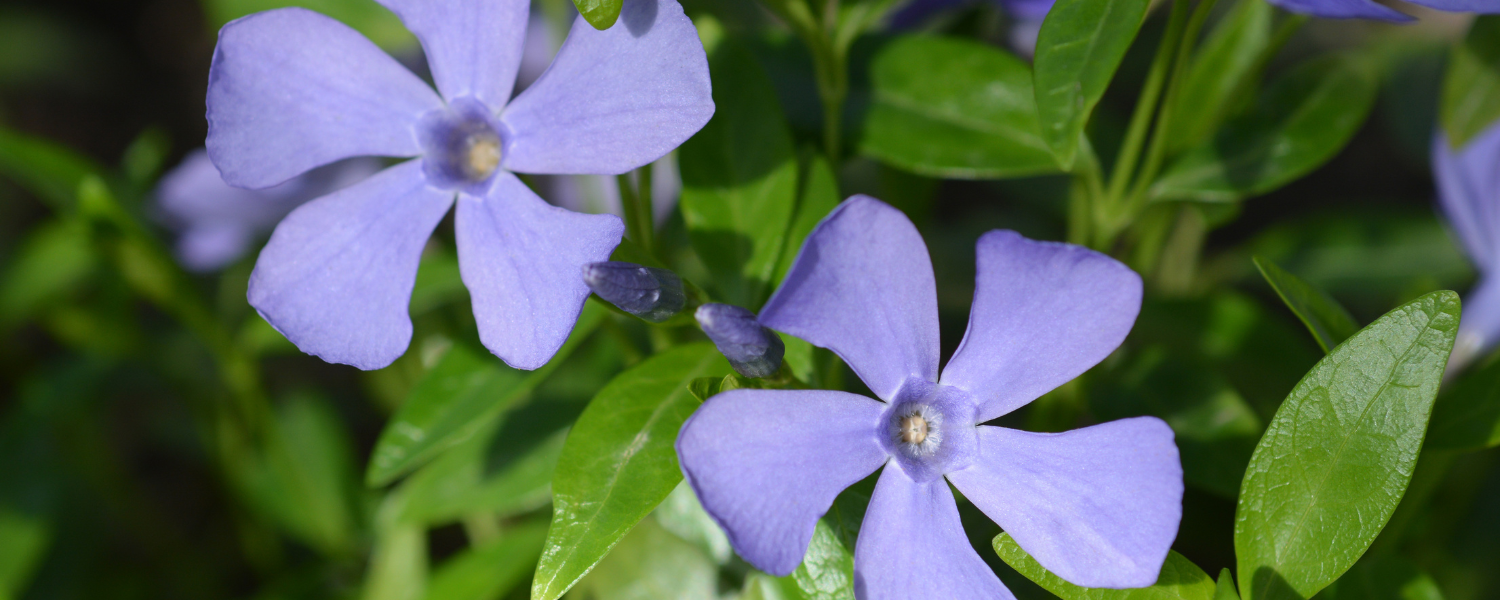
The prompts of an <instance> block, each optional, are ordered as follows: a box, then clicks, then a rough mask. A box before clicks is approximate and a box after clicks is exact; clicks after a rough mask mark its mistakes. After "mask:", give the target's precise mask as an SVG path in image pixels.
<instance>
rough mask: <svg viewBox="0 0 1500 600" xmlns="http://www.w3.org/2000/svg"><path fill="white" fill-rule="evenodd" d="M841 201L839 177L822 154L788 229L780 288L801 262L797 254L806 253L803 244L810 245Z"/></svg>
mask: <svg viewBox="0 0 1500 600" xmlns="http://www.w3.org/2000/svg"><path fill="white" fill-rule="evenodd" d="M840 201H841V199H840V198H839V181H838V176H837V175H835V174H834V173H833V167H832V166H830V165H829V164H828V159H827V158H825V157H824V156H823V155H822V154H816V155H814V156H813V158H812V160H811V161H809V162H808V164H807V170H806V172H805V174H804V175H803V183H802V193H801V194H800V195H799V197H798V201H797V213H796V216H795V217H793V218H792V224H791V226H790V227H788V228H787V232H786V248H785V249H783V250H782V251H781V259H780V260H779V261H777V263H776V275H775V277H774V279H773V280H774V281H775V282H776V283H778V284H780V283H781V281H782V280H783V279H786V274H787V272H788V271H791V270H792V263H793V262H795V261H796V260H797V254H798V253H800V252H801V251H802V244H803V242H806V241H807V235H808V234H810V233H812V230H813V229H815V228H817V226H818V223H821V222H823V218H824V217H827V216H828V213H831V212H833V209H835V208H837V207H838V205H839V202H840Z"/></svg>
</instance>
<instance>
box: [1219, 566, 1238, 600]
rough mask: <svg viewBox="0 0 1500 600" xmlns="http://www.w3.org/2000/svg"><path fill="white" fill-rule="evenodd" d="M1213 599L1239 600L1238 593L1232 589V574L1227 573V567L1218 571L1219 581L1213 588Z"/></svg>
mask: <svg viewBox="0 0 1500 600" xmlns="http://www.w3.org/2000/svg"><path fill="white" fill-rule="evenodd" d="M1214 600H1240V593H1239V592H1236V591H1234V575H1230V574H1229V569H1221V570H1220V571H1219V581H1218V583H1217V588H1216V589H1215V590H1214Z"/></svg>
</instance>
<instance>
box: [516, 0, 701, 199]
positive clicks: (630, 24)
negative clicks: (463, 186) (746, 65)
mask: <svg viewBox="0 0 1500 600" xmlns="http://www.w3.org/2000/svg"><path fill="white" fill-rule="evenodd" d="M713 113H714V103H713V94H712V90H711V89H710V86H709V80H708V58H707V56H706V55H704V53H703V43H702V42H700V41H699V40H698V30H697V29H695V28H694V27H693V22H692V21H690V20H688V18H687V15H685V14H683V12H682V6H680V5H678V4H677V2H676V0H626V2H625V7H624V9H623V10H621V11H620V20H619V21H618V22H616V23H615V25H614V26H613V27H610V28H609V29H607V30H605V31H599V30H596V29H594V28H593V26H591V25H589V24H588V23H587V22H585V21H584V20H583V19H576V20H574V21H573V29H572V31H570V32H569V33H568V39H567V40H564V41H563V45H562V49H561V50H559V51H558V53H557V58H556V59H555V60H553V61H552V66H551V67H550V68H548V69H547V72H546V73H543V74H542V76H541V78H540V79H537V81H536V83H534V84H532V86H531V87H529V88H526V91H525V92H522V93H521V95H520V96H517V97H516V99H515V101H514V102H512V103H511V104H510V106H508V107H506V109H505V112H504V113H503V114H502V115H501V117H500V120H501V121H502V122H503V123H505V126H506V129H507V133H508V136H507V138H506V148H505V161H504V162H503V163H502V164H501V166H502V167H504V168H506V169H508V170H511V171H520V172H523V173H551V174H590V173H592V174H602V175H612V174H617V173H624V172H626V171H629V170H631V169H634V168H636V167H639V166H641V165H644V164H647V163H650V162H652V161H654V160H656V159H658V158H661V157H662V156H663V155H665V154H666V153H668V152H671V151H672V149H673V148H676V147H677V146H678V145H680V144H682V142H683V141H684V140H687V139H688V138H689V137H691V136H692V135H693V134H694V133H697V132H698V130H699V129H702V128H703V125H704V124H705V123H707V122H708V119H709V117H711V116H713Z"/></svg>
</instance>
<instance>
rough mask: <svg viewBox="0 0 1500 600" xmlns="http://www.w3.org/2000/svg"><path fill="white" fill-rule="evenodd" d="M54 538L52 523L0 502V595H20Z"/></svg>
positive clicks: (12, 596)
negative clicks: (1, 504) (2, 504)
mask: <svg viewBox="0 0 1500 600" xmlns="http://www.w3.org/2000/svg"><path fill="white" fill-rule="evenodd" d="M51 542H52V525H51V524H50V523H48V522H47V521H46V519H43V518H41V517H39V516H36V515H29V514H26V513H24V512H21V511H17V510H13V509H11V508H10V507H8V506H0V598H6V599H9V598H20V597H21V592H24V591H26V584H27V583H28V582H29V581H30V580H31V574H32V573H33V572H34V571H35V570H36V568H37V567H38V566H40V565H41V562H42V557H43V556H45V554H46V551H47V547H48V546H50V545H51Z"/></svg>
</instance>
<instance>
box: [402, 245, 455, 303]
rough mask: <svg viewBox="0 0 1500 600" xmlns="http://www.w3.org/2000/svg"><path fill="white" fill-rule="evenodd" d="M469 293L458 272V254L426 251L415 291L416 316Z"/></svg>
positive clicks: (413, 289) (413, 291)
mask: <svg viewBox="0 0 1500 600" xmlns="http://www.w3.org/2000/svg"><path fill="white" fill-rule="evenodd" d="M468 293H469V290H468V288H465V287H464V281H463V278H462V277H461V276H460V275H459V272H458V257H456V256H454V255H453V254H450V253H449V252H447V251H446V250H444V251H438V252H423V253H422V264H421V267H420V268H419V269H417V280H416V283H415V285H413V286H412V290H411V314H412V315H413V316H416V315H420V314H423V313H425V312H427V311H430V310H432V309H434V308H437V307H439V306H442V305H444V304H448V303H450V302H456V301H459V300H462V299H463V298H464V297H466V296H467V295H468Z"/></svg>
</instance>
